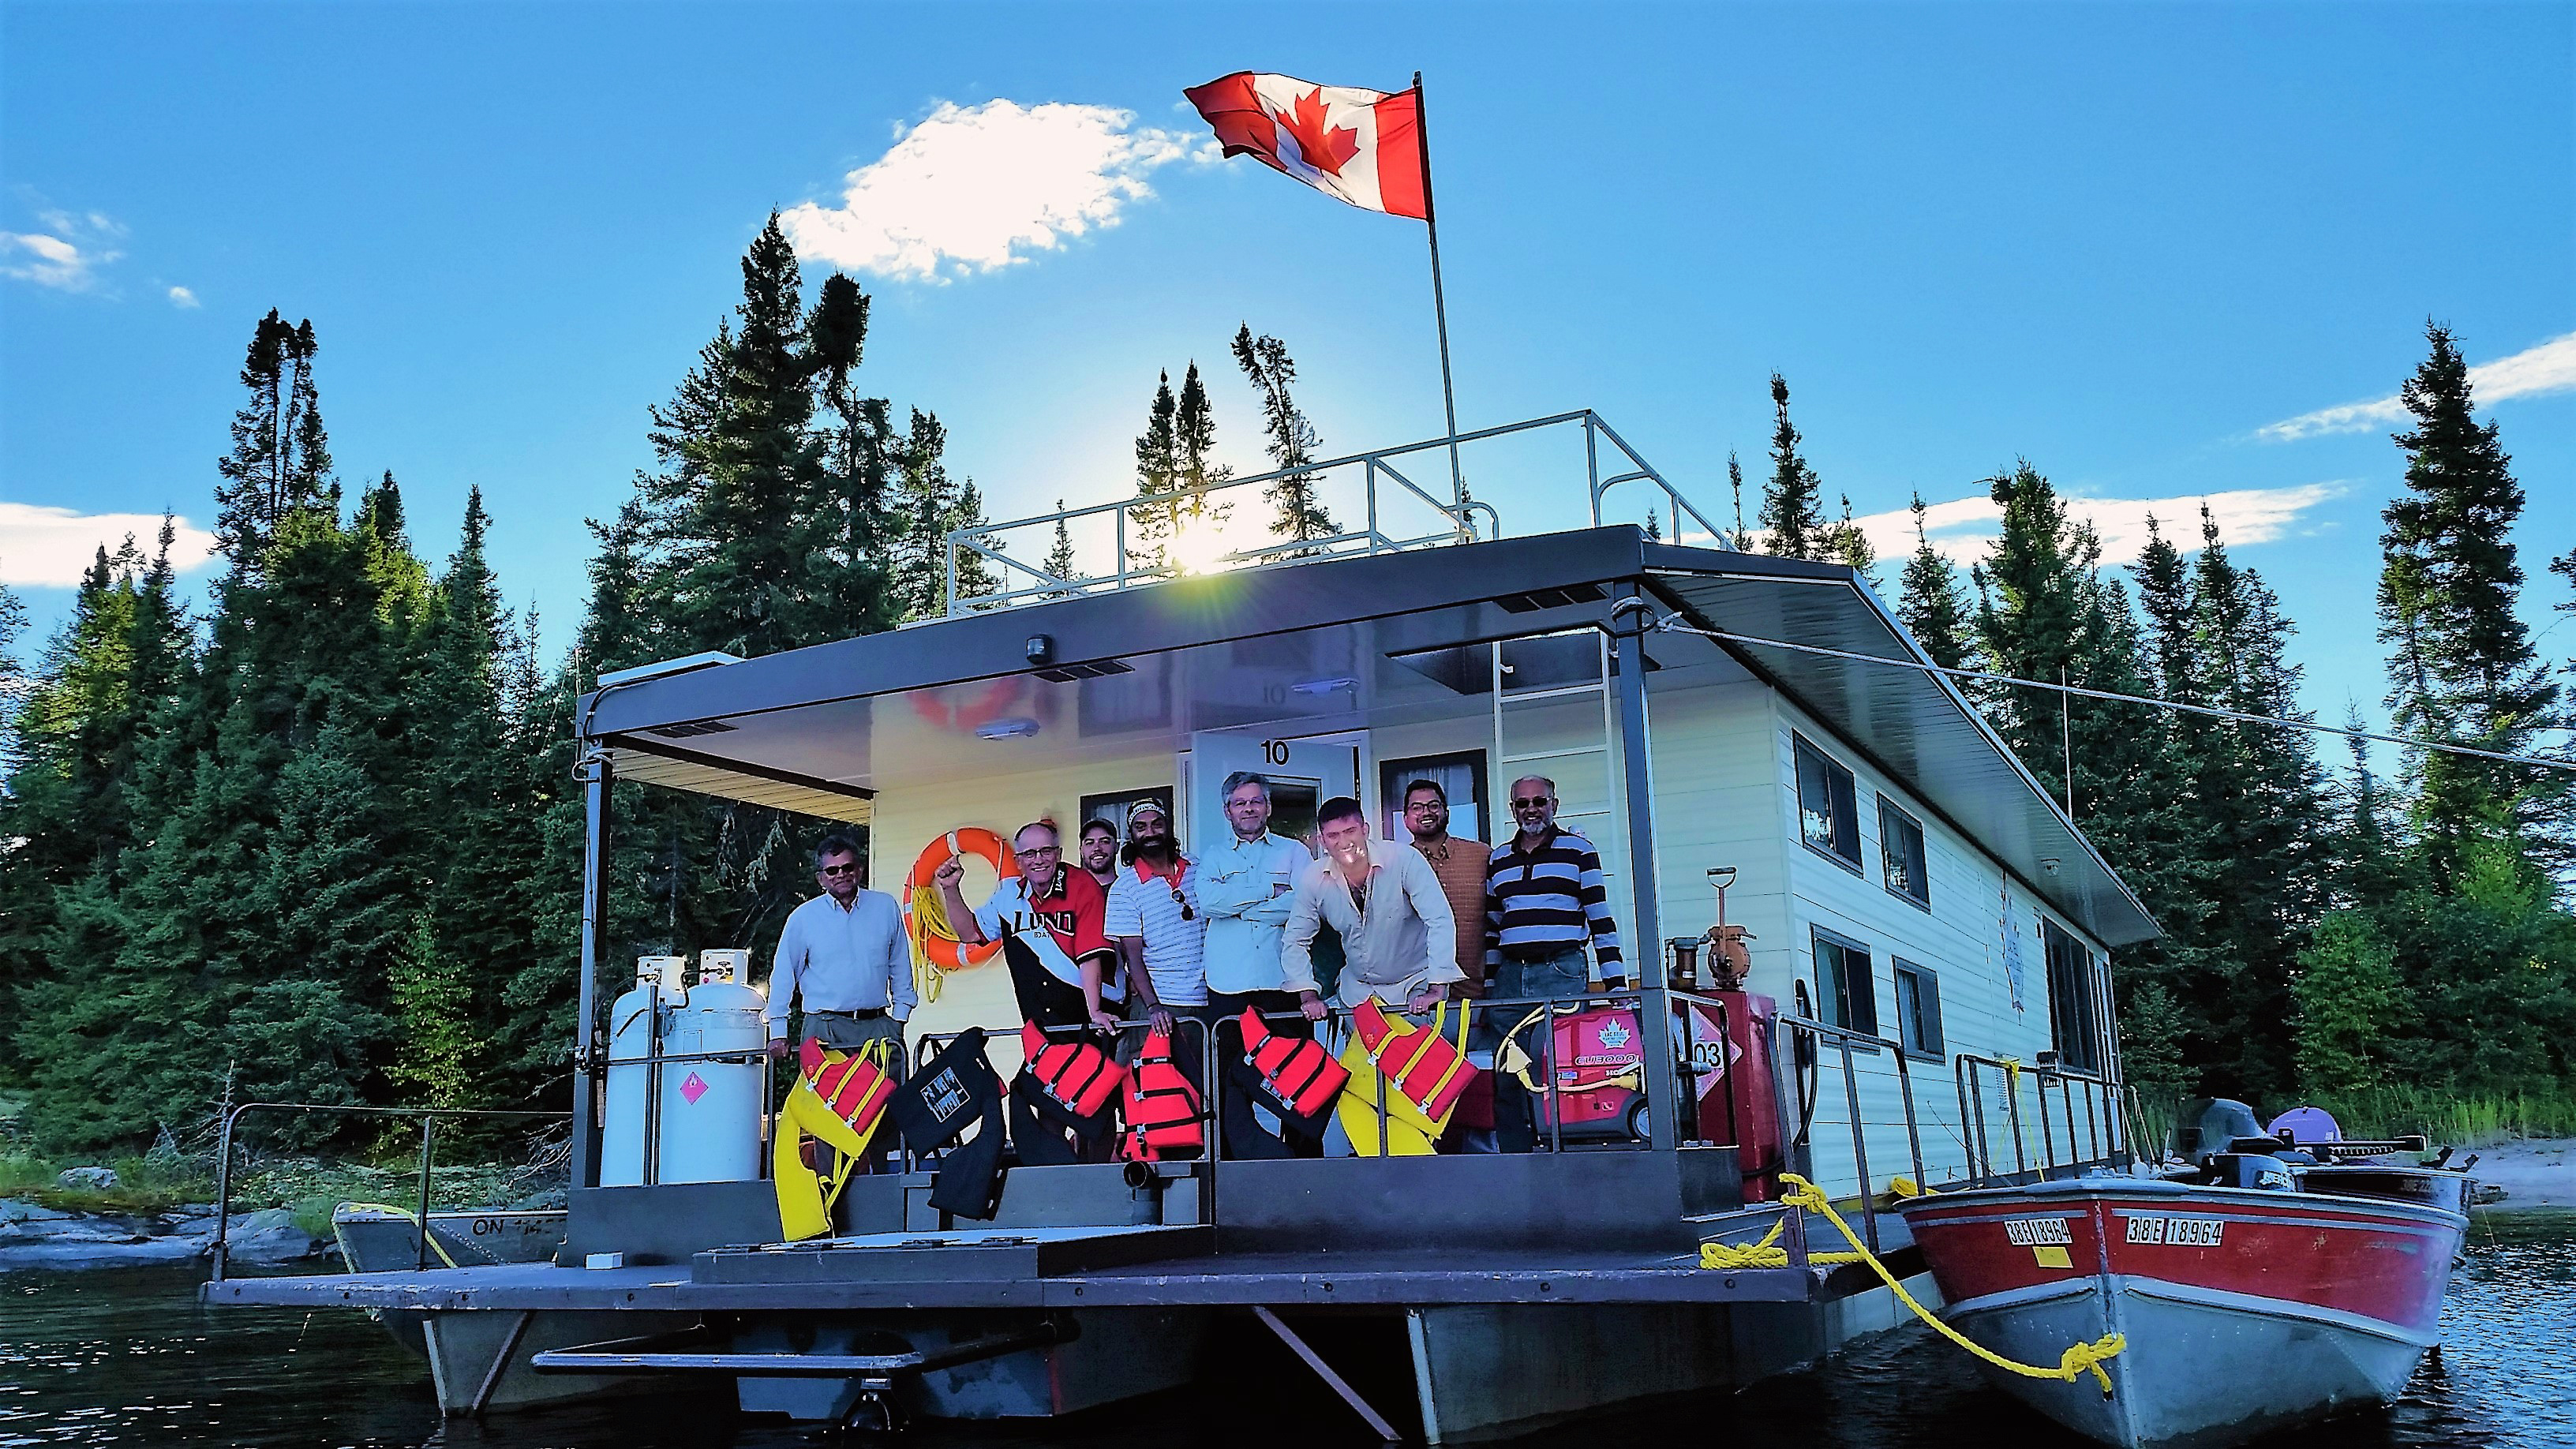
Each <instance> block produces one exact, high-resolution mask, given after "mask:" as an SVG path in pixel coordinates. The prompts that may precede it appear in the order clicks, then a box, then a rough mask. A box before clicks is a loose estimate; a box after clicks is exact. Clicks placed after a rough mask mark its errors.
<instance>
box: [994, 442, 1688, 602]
mask: <svg viewBox="0 0 2576 1449" xmlns="http://www.w3.org/2000/svg"><path fill="white" fill-rule="evenodd" d="M1575 428H1580V429H1581V430H1582V433H1583V469H1584V484H1585V495H1586V507H1587V514H1588V517H1589V519H1590V523H1591V526H1592V527H1595V528H1598V527H1599V526H1601V523H1602V507H1601V504H1602V499H1603V498H1604V497H1605V496H1607V495H1608V494H1609V492H1610V490H1611V489H1613V488H1616V487H1618V486H1620V485H1621V484H1623V483H1639V482H1644V483H1651V484H1653V485H1654V486H1655V487H1656V488H1657V489H1658V490H1660V491H1661V492H1662V494H1663V505H1664V506H1663V507H1661V508H1659V509H1657V510H1656V515H1657V517H1658V519H1659V521H1660V520H1662V519H1664V518H1669V523H1668V524H1667V525H1666V526H1667V527H1669V529H1670V532H1669V533H1668V534H1667V535H1666V536H1667V537H1670V538H1675V539H1678V538H1680V537H1682V536H1683V532H1684V520H1685V519H1687V520H1689V522H1690V523H1691V524H1693V525H1696V527H1697V529H1698V530H1699V531H1700V532H1701V533H1704V534H1705V535H1707V536H1708V537H1710V538H1712V539H1715V540H1718V541H1720V543H1721V544H1722V543H1723V541H1724V540H1726V539H1727V538H1728V537H1730V535H1729V534H1728V533H1727V531H1726V530H1724V529H1721V528H1719V527H1718V526H1717V525H1716V524H1714V523H1711V522H1710V521H1709V519H1708V516H1707V515H1706V514H1703V513H1701V512H1700V511H1699V509H1698V508H1696V507H1694V506H1692V504H1691V502H1690V500H1689V499H1687V498H1685V497H1683V496H1682V494H1681V492H1680V490H1678V489H1676V488H1674V487H1673V485H1672V483H1671V482H1670V481H1669V480H1668V479H1666V478H1665V477H1664V475H1663V474H1662V473H1661V472H1659V471H1657V470H1656V468H1655V466H1654V465H1653V464H1651V463H1649V462H1647V461H1646V460H1645V458H1644V457H1643V456H1641V455H1640V454H1639V453H1638V452H1637V450H1636V449H1634V448H1632V447H1630V446H1628V443H1627V440H1626V439H1624V438H1622V437H1620V436H1619V434H1618V432H1617V431H1616V430H1615V429H1613V428H1612V427H1611V426H1610V425H1609V424H1608V423H1606V422H1604V421H1602V419H1601V415H1600V414H1598V413H1595V412H1593V411H1592V410H1591V409H1589V408H1586V409H1584V410H1583V411H1581V412H1572V413H1558V414H1556V415H1554V416H1552V417H1544V418H1531V419H1529V420H1528V421H1526V422H1518V423H1505V424H1503V425H1502V426H1500V427H1493V428H1482V429H1479V430H1477V431H1475V432H1471V433H1460V434H1459V435H1458V436H1457V438H1456V439H1455V440H1454V441H1455V442H1456V443H1457V444H1458V446H1459V447H1461V448H1462V449H1464V448H1469V447H1472V446H1473V445H1476V444H1480V443H1489V442H1492V441H1494V440H1497V439H1503V438H1515V437H1521V436H1525V435H1530V434H1536V433H1541V432H1544V431H1546V430H1550V429H1563V430H1565V431H1567V432H1571V431H1572V430H1573V429H1575ZM1452 441H1453V440H1452V439H1450V438H1448V437H1446V436H1443V437H1437V438H1426V439H1424V440H1423V441H1421V442H1418V443H1407V444H1405V445H1404V446H1402V447H1397V448H1381V449H1378V450H1376V451H1373V452H1367V453H1352V454H1349V455H1347V456H1344V457H1339V458H1327V459H1324V460H1321V461H1319V462H1314V463H1308V464H1304V465H1302V466H1300V467H1295V468H1279V469H1274V470H1272V471H1270V472H1268V473H1257V474H1254V475H1252V476H1250V477H1244V478H1226V479H1222V480H1219V481H1216V482H1211V483H1209V484H1207V485H1205V486H1204V487H1198V488H1179V489H1173V490H1171V491H1168V492H1163V493H1153V494H1140V495H1137V496H1135V497H1130V498H1121V499H1118V500H1117V501H1115V502H1111V503H1094V504H1089V505H1086V506H1084V507H1081V508H1061V509H1057V510H1055V511H1054V512H1051V513H1040V514H1034V515H1032V516H1030V517H1027V518H1015V519H1010V520H1008V521H1006V522H1001V523H990V524H986V525H984V526H982V527H980V528H970V529H958V530H956V531H955V532H952V533H950V534H949V535H948V613H949V616H950V617H952V618H954V617H956V616H958V615H960V614H975V613H983V612H985V611H988V610H993V609H1005V608H1010V607H1012V606H1014V605H1018V604H1028V603H1039V602H1043V601H1046V600H1050V599H1070V598H1078V597H1080V596H1082V595H1085V594H1095V593H1109V592H1114V591H1116V590H1119V589H1126V588H1132V587H1135V586H1136V585H1139V584H1150V583H1159V582H1161V581H1162V580H1165V579H1170V578H1177V577H1180V576H1182V575H1184V574H1190V573H1218V572H1231V571H1234V570H1238V569H1247V568H1263V567H1269V566H1273V565H1277V564H1285V563H1294V562H1300V561H1303V560H1309V559H1315V558H1329V557H1341V556H1349V555H1361V554H1378V553H1399V552H1403V551H1405V550H1407V549H1416V548H1431V547H1436V546H1439V545H1444V544H1453V543H1474V542H1477V541H1478V540H1479V539H1494V538H1501V537H1503V536H1504V535H1503V520H1502V515H1501V514H1500V513H1498V512H1497V511H1496V510H1495V508H1494V506H1493V505H1492V504H1490V503H1487V502H1485V501H1484V500H1482V499H1479V498H1476V497H1474V496H1473V495H1472V494H1470V493H1469V492H1468V491H1467V490H1466V488H1465V487H1464V486H1463V484H1460V485H1453V486H1452V487H1451V488H1450V489H1448V490H1442V489H1440V488H1439V486H1438V481H1437V479H1436V478H1432V479H1431V481H1430V482H1429V483H1428V484H1427V485H1426V484H1425V483H1423V482H1418V481H1416V480H1415V479H1414V478H1413V477H1412V476H1411V475H1410V473H1409V472H1408V471H1407V470H1408V469H1412V470H1415V471H1423V472H1424V473H1425V476H1426V477H1429V476H1430V475H1429V472H1428V470H1427V469H1423V468H1422V467H1421V465H1419V464H1417V463H1416V462H1415V461H1414V460H1415V459H1416V458H1417V457H1418V456H1421V455H1432V465H1433V466H1434V467H1436V466H1438V462H1439V457H1438V455H1441V454H1445V453H1447V451H1448V450H1449V447H1450V445H1451V443H1452ZM1605 443H1606V444H1607V445H1608V447H1609V450H1610V452H1611V455H1612V456H1611V457H1610V458H1609V459H1608V460H1607V462H1608V465H1609V466H1608V469H1607V471H1606V472H1605V468H1604V463H1605V459H1604V457H1603V445H1604V444H1605ZM1621 460H1624V463H1623V462H1622V461H1621ZM1399 463H1401V465H1402V466H1399ZM1291 479H1297V480H1302V481H1304V482H1306V483H1307V484H1309V485H1310V486H1311V487H1313V488H1315V489H1316V490H1317V491H1318V494H1319V495H1320V494H1325V493H1328V492H1329V493H1335V494H1337V495H1338V496H1335V497H1333V498H1331V499H1329V500H1328V501H1329V505H1330V506H1332V507H1339V508H1347V507H1348V506H1350V503H1351V502H1354V501H1355V502H1356V503H1357V505H1358V507H1359V509H1360V511H1361V521H1360V523H1359V524H1358V526H1356V527H1350V528H1343V529H1340V530H1338V531H1336V532H1333V533H1330V534H1326V535H1322V536H1317V537H1307V538H1282V539H1280V540H1278V541H1277V542H1273V543H1265V544H1258V545H1253V546H1249V547H1232V548H1228V547H1222V546H1219V545H1218V543H1217V541H1216V539H1217V532H1218V530H1220V529H1221V528H1223V527H1224V524H1223V514H1224V512H1225V510H1227V509H1228V508H1230V507H1231V506H1232V504H1233V503H1234V502H1235V501H1237V499H1236V498H1227V497H1224V496H1223V495H1227V494H1236V492H1237V490H1240V489H1245V488H1267V487H1269V486H1271V485H1274V484H1277V483H1280V482H1283V481H1287V480H1291ZM1354 487H1356V490H1357V492H1356V497H1355V499H1354V498H1353V497H1352V496H1351V495H1352V490H1353V488H1354ZM1241 496H1243V495H1240V494H1237V498H1240V497H1241ZM1479 514H1481V515H1483V527H1482V528H1481V529H1480V528H1479V527H1478V519H1477V516H1478V515H1479ZM1211 520H1213V521H1211ZM1059 527H1061V528H1063V529H1064V530H1065V533H1064V534H1063V537H1064V538H1066V540H1067V541H1068V542H1069V543H1071V545H1072V546H1073V548H1074V549H1075V550H1076V551H1077V553H1078V552H1079V550H1080V549H1081V548H1082V547H1083V545H1084V543H1086V542H1087V543H1088V544H1089V545H1090V546H1091V548H1092V549H1093V550H1094V551H1095V552H1096V551H1097V549H1098V548H1099V546H1100V545H1101V543H1102V542H1103V541H1104V540H1103V539H1102V538H1101V537H1100V535H1101V534H1102V533H1104V532H1105V533H1106V535H1107V536H1106V539H1105V542H1106V543H1107V545H1108V547H1109V549H1110V550H1111V554H1112V558H1113V559H1114V562H1115V567H1114V568H1112V569H1110V570H1108V571H1106V572H1101V573H1088V572H1081V571H1065V572H1060V571H1058V570H1057V569H1055V568H1050V567H1048V566H1046V565H1044V564H1040V563H1032V562H1030V559H1031V558H1035V557H1040V556H1042V555H1044V554H1045V553H1047V552H1048V551H1049V550H1051V549H1053V548H1054V546H1055V541H1056V538H1057V533H1056V530H1057V529H1058V528H1059ZM1076 527H1080V528H1081V529H1082V530H1083V531H1084V533H1085V534H1086V535H1089V537H1088V538H1086V539H1084V540H1075V539H1073V535H1072V530H1073V529H1074V528H1076ZM1157 527H1159V528H1161V529H1163V530H1164V532H1161V533H1155V532H1154V530H1155V529H1156V528H1157ZM1039 530H1043V532H1037V531H1039ZM1184 531H1196V532H1197V533H1198V534H1199V535H1200V536H1199V537H1197V538H1195V539H1191V540H1187V541H1184V540H1183V539H1182V538H1181V537H1179V535H1180V534H1181V533H1182V532H1184ZM1149 534H1151V535H1153V536H1150V537H1149V536H1148V535H1149ZM1193 545H1196V547H1195V548H1194V547H1193ZM1193 553H1195V554H1196V555H1197V556H1195V557H1193V556H1192V554H1193ZM971 562H981V563H982V564H983V565H984V566H985V567H986V568H988V569H991V570H993V571H995V572H996V573H997V574H998V575H999V582H998V585H997V587H995V588H993V589H992V590H990V591H988V592H983V593H978V594H976V595H974V596H972V597H968V598H961V597H959V590H958V582H959V576H960V573H961V571H962V570H963V569H964V568H965V567H967V566H968V565H969V564H970V563H971Z"/></svg>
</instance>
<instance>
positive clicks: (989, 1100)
mask: <svg viewBox="0 0 2576 1449" xmlns="http://www.w3.org/2000/svg"><path fill="white" fill-rule="evenodd" d="M888 1110H889V1111H891V1112H893V1113H894V1124H895V1126H896V1127H897V1128H899V1129H901V1130H902V1132H903V1141H904V1145H905V1146H907V1147H909V1148H911V1149H912V1151H913V1154H914V1155H915V1156H916V1157H922V1156H928V1155H929V1154H930V1153H933V1152H938V1153H940V1157H939V1161H938V1166H937V1177H936V1179H935V1180H934V1181H933V1182H932V1183H931V1186H930V1205H931V1206H932V1207H934V1208H937V1209H939V1210H940V1211H942V1212H947V1213H954V1214H956V1215H957V1216H958V1217H961V1218H975V1219H978V1220H980V1221H990V1220H991V1219H992V1216H993V1214H994V1213H995V1212H997V1211H999V1210H1000V1208H1001V1204H1002V1145H1003V1143H1004V1141H1005V1140H1006V1137H1005V1135H1004V1133H1003V1130H1002V1079H1001V1077H1000V1076H998V1075H996V1074H995V1073H994V1071H993V1067H992V1064H991V1063H990V1062H988V1061H986V1060H985V1059H984V1029H983V1028H982V1027H980V1026H970V1027H968V1028H966V1029H965V1030H964V1031H961V1032H959V1033H958V1034H957V1039H956V1040H955V1041H952V1042H950V1043H949V1044H948V1045H947V1046H945V1047H943V1048H941V1049H940V1051H939V1053H938V1054H937V1055H935V1056H933V1057H932V1058H931V1059H930V1060H929V1061H926V1062H924V1063H922V1064H921V1069H920V1070H919V1071H916V1072H914V1073H913V1074H912V1075H911V1076H910V1077H909V1078H907V1079H905V1081H904V1083H903V1085H901V1086H900V1087H897V1088H896V1089H895V1094H894V1102H893V1105H892V1106H891V1107H890V1108H888ZM979 1123H980V1124H981V1125H980V1126H978V1124H979ZM969 1127H975V1128H976V1132H975V1135H974V1137H973V1138H971V1139H969V1140H968V1141H966V1142H965V1143H963V1144H962V1145H960V1146H957V1147H949V1146H948V1144H949V1143H951V1142H955V1141H956V1140H957V1139H958V1138H959V1137H960V1136H962V1135H963V1134H964V1133H965V1131H966V1129H967V1128H969ZM943 1149H945V1150H944V1151H943Z"/></svg>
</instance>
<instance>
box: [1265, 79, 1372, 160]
mask: <svg viewBox="0 0 2576 1449" xmlns="http://www.w3.org/2000/svg"><path fill="white" fill-rule="evenodd" d="M1326 118H1327V116H1326V111H1325V108H1324V88H1323V87H1322V86H1317V87H1315V89H1314V90H1312V91H1311V92H1308V93H1307V94H1305V95H1302V96H1299V97H1298V98H1297V103H1296V105H1294V106H1293V107H1291V108H1290V109H1288V110H1285V111H1280V112H1277V113H1274V114H1273V115H1272V116H1271V118H1270V119H1271V120H1273V121H1275V122H1277V123H1278V124H1279V127H1280V129H1282V130H1284V131H1286V132H1287V133H1288V135H1289V136H1290V138H1291V139H1293V140H1295V141H1296V143H1297V154H1298V156H1299V157H1301V158H1302V159H1303V160H1304V161H1305V163H1306V164H1307V165H1309V166H1312V167H1314V168H1315V169H1316V170H1318V171H1321V172H1323V173H1324V174H1325V175H1327V176H1339V175H1341V174H1342V163H1343V162H1345V161H1348V160H1349V159H1351V158H1352V157H1354V156H1356V155H1358V154H1359V153H1360V133H1359V132H1357V131H1355V130H1352V129H1351V128H1350V127H1348V126H1335V127H1333V128H1331V129H1329V130H1327V129H1326V128H1325V121H1326Z"/></svg>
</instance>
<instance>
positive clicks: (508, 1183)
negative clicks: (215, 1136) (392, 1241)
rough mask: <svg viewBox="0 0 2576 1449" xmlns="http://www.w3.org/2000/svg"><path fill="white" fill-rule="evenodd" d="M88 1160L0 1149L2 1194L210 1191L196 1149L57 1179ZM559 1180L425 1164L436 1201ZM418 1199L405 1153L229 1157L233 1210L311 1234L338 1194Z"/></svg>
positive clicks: (100, 1207) (457, 1202) (121, 1203)
mask: <svg viewBox="0 0 2576 1449" xmlns="http://www.w3.org/2000/svg"><path fill="white" fill-rule="evenodd" d="M89 1165H91V1162H90V1161H89V1160H82V1161H65V1160H56V1159H52V1158H46V1157H39V1156H36V1155H34V1154H32V1153H9V1154H0V1197H8V1198H16V1199H19V1200H21V1201H24V1202H33V1203H36V1204H37V1205H39V1206H42V1207H48V1208H52V1209H54V1210H56V1211H58V1212H81V1213H106V1214H120V1215H122V1214H136V1215H142V1214H152V1213H163V1212H168V1211H169V1210H171V1209H173V1208H176V1207H178V1206H180V1205H182V1204H186V1203H211V1202H213V1201H214V1200H215V1172H214V1164H213V1163H212V1162H211V1161H206V1160H200V1159H195V1158H185V1159H180V1160H177V1161H159V1160H154V1159H148V1158H141V1157H122V1158H118V1159H115V1160H114V1161H111V1162H107V1163H104V1164H100V1165H103V1166H107V1167H112V1168H114V1169H115V1170H116V1175H117V1185H116V1186H115V1187H112V1188H106V1189H98V1190H93V1189H88V1188H67V1187H61V1186H58V1185H57V1182H56V1179H57V1177H58V1176H59V1175H60V1173H61V1172H62V1171H63V1169H64V1168H66V1167H81V1166H89ZM561 1183H562V1173H561V1172H560V1171H556V1172H553V1173H538V1172H531V1171H527V1170H513V1169H509V1168H503V1167H493V1166H479V1165H477V1166H445V1165H442V1166H440V1167H438V1168H436V1169H435V1170H434V1171H433V1173H432V1177H431V1184H430V1206H431V1207H432V1209H434V1210H444V1209H450V1208H468V1207H489V1206H495V1205H501V1204H507V1203H512V1202H516V1201H519V1200H520V1199H522V1198H525V1197H528V1196H529V1195H530V1194H532V1193H537V1192H541V1191H543V1190H545V1189H546V1188H547V1187H549V1186H560V1185H561ZM419 1201H420V1177H419V1165H418V1163H417V1162H416V1161H412V1160H389V1161H388V1162H387V1163H386V1164H385V1165H381V1166H379V1165H375V1164H371V1163H366V1162H352V1161H341V1160H333V1159H327V1158H302V1157H297V1158H270V1159H263V1160H261V1161H259V1162H256V1163H251V1162H236V1163H235V1164H234V1172H233V1184H232V1206H233V1211H234V1212H237V1213H239V1212H251V1211H256V1210H258V1209H261V1208H271V1207H283V1208H291V1209H293V1210H294V1212H295V1215H296V1224H297V1225H298V1226H299V1227H302V1228H303V1229H304V1230H305V1231H307V1232H311V1233H314V1234H315V1235H316V1236H323V1235H327V1234H328V1233H329V1232H330V1230H331V1210H332V1208H334V1207H335V1206H337V1205H338V1204H340V1203H343V1202H365V1203H382V1204H387V1205H390V1206H394V1207H400V1208H403V1209H405V1210H409V1209H411V1208H413V1207H414V1206H416V1205H417V1204H418V1203H419Z"/></svg>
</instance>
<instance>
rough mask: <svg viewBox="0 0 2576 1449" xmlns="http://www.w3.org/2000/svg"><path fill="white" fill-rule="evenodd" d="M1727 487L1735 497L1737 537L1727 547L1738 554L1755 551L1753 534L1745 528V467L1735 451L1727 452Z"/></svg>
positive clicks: (1728, 450) (1730, 540)
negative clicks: (1736, 456) (1737, 459)
mask: <svg viewBox="0 0 2576 1449" xmlns="http://www.w3.org/2000/svg"><path fill="white" fill-rule="evenodd" d="M1726 487H1727V491H1728V492H1730V493H1733V494H1734V495H1735V537H1734V538H1732V539H1729V540H1728V541H1727V544H1726V546H1727V547H1728V548H1731V549H1733V550H1735V551H1736V552H1737V553H1751V552H1752V551H1753V532H1752V530H1750V529H1748V528H1746V527H1745V526H1744V465H1743V464H1742V463H1739V462H1737V461H1736V460H1735V450H1734V449H1733V448H1729V449H1727V450H1726Z"/></svg>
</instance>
